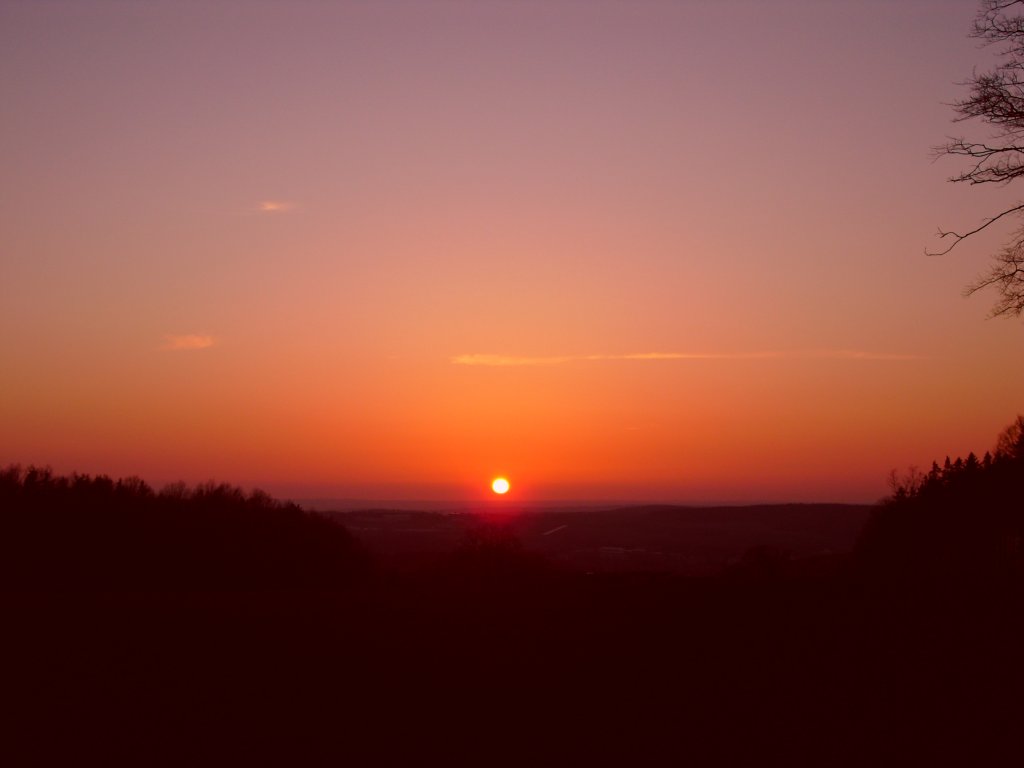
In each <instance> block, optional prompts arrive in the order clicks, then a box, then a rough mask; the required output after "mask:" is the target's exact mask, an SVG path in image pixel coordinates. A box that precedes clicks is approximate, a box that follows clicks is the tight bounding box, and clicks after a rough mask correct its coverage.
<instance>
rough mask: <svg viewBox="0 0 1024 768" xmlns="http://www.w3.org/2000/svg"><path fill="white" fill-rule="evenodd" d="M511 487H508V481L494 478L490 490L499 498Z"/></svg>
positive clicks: (502, 478)
mask: <svg viewBox="0 0 1024 768" xmlns="http://www.w3.org/2000/svg"><path fill="white" fill-rule="evenodd" d="M511 487H512V486H510V485H509V483H508V480H506V479H505V478H504V477H496V478H494V482H492V483H491V490H492V491H494V492H495V493H496V494H498V495H499V496H502V495H504V494H506V493H508V489H509V488H511Z"/></svg>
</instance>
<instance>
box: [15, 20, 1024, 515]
mask: <svg viewBox="0 0 1024 768" xmlns="http://www.w3.org/2000/svg"><path fill="white" fill-rule="evenodd" d="M975 10H976V4H975V2H974V1H973V0H955V1H954V0H919V1H914V0H890V1H888V2H882V1H881V0H877V1H874V2H872V1H864V0H860V1H857V2H854V1H853V0H850V2H827V1H823V0H810V1H807V2H796V1H789V2H786V1H779V2H723V3H713V2H682V1H680V2H629V3H624V2H591V1H588V2H582V1H580V2H555V1H549V2H528V1H527V2H511V1H509V2H406V3H392V2H374V3H370V2H336V3H328V2H288V3H285V2H280V3H270V2H250V1H248V0H247V1H246V2H203V3H200V2H159V1H154V2H145V3H142V2H138V3H136V2H89V1H88V0H74V1H73V2H51V1H48V0H42V1H40V2H31V3H30V2H0V73H2V75H0V103H2V104H3V119H2V120H0V179H2V181H0V190H2V192H0V235H2V236H0V329H2V335H0V388H2V397H0V462H2V463H7V462H19V463H22V464H27V463H40V464H49V465H51V466H52V467H53V468H54V469H55V470H57V471H60V472H70V471H80V472H89V473H107V474H111V475H114V476H118V475H128V474H137V475H140V476H142V477H143V478H145V479H147V480H149V481H150V482H152V483H154V484H156V485H160V484H162V483H164V482H169V481H173V480H179V479H182V480H186V481H188V482H197V481H202V480H206V479H209V478H215V479H217V480H223V481H228V482H232V483H236V484H240V485H245V486H252V485H258V486H260V487H263V488H265V489H266V490H268V491H270V492H272V493H275V494H277V495H281V496H292V497H311V496H320V497H323V496H338V497H355V498H388V499H398V498H423V499H470V498H476V497H477V496H479V495H481V494H485V493H486V492H487V491H486V489H487V487H488V485H489V483H490V479H491V477H493V476H494V475H497V474H505V475H507V476H508V477H509V478H510V479H511V480H512V483H513V493H512V494H510V496H515V497H517V498H520V499H559V498H561V499H564V498H586V499H652V500H653V499H662V500H676V501H750V500H801V501H811V500H840V501H873V500H876V499H877V498H879V497H881V496H882V495H884V494H885V493H886V491H887V488H886V477H887V474H888V472H889V470H890V469H892V468H897V467H898V468H905V467H906V466H908V465H910V464H918V465H923V466H927V465H928V464H929V462H930V461H931V460H932V459H933V458H939V459H941V458H942V457H944V456H945V455H946V454H947V453H949V454H953V455H954V456H955V455H956V454H958V453H959V454H964V455H966V453H967V452H968V451H970V450H974V451H977V452H979V453H981V452H983V451H985V450H986V449H988V448H990V447H991V446H992V444H993V443H994V441H995V437H996V435H997V433H998V432H999V430H1000V429H1002V428H1003V427H1004V426H1005V425H1007V424H1008V423H1009V422H1010V421H1011V420H1012V419H1013V418H1014V417H1015V415H1016V414H1017V413H1020V412H1024V354H1022V353H1024V327H1022V325H1021V323H1020V322H1019V321H1017V320H1009V321H1007V320H992V319H988V318H987V315H988V312H989V310H990V309H991V305H992V301H993V299H994V297H993V296H991V295H984V294H981V295H977V296H975V297H973V298H971V299H964V298H962V296H961V291H962V289H963V287H964V286H965V285H966V284H967V283H969V282H970V281H971V280H972V279H973V278H974V277H975V276H976V275H977V274H978V273H979V272H982V271H984V270H985V269H986V267H987V266H988V263H989V255H990V254H991V252H992V250H993V249H994V248H995V247H996V246H997V245H998V244H999V243H1000V241H1001V239H1003V238H1005V237H1006V235H1007V233H1008V232H1009V231H1010V228H1012V227H1013V226H1014V224H1013V223H1012V222H1011V223H1008V224H1007V226H1006V227H1004V228H1002V229H1000V230H998V231H992V232H985V233H983V234H982V235H980V236H978V237H977V238H976V239H972V240H970V241H968V242H965V243H963V244H962V245H961V246H960V247H959V248H958V249H957V250H956V251H954V252H953V253H952V254H950V255H948V256H944V257H927V256H925V255H924V254H923V250H924V248H926V247H929V246H930V247H936V246H937V245H938V241H937V240H935V238H934V233H935V231H936V228H937V227H939V226H943V227H946V228H953V229H959V228H963V229H967V228H970V227H972V226H974V225H977V224H978V223H979V222H980V221H981V220H982V218H983V217H985V216H987V215H991V214H992V213H994V212H997V211H999V210H1002V208H1003V207H1006V206H1008V205H1009V204H1012V203H1015V202H1017V201H1018V199H1019V198H1017V197H1015V195H1018V194H1020V192H1019V191H1018V190H1015V189H1005V188H1004V189H988V188H985V189H969V188H966V187H963V186H959V185H952V184H949V183H946V182H945V179H946V178H948V177H949V176H950V175H952V174H954V173H955V172H957V170H958V169H959V167H960V166H958V165H957V163H956V161H955V160H953V159H945V160H940V161H933V160H932V158H931V154H930V148H931V147H932V146H934V145H937V144H941V143H942V142H943V141H944V139H945V137H946V136H947V135H949V134H953V133H957V132H964V131H966V132H970V133H972V134H973V135H987V132H986V129H985V128H984V126H962V125H960V126H958V125H954V124H952V122H951V117H952V111H951V110H950V108H949V107H948V103H949V102H950V101H952V100H954V99H955V98H957V97H959V96H961V95H963V93H964V89H963V88H962V87H961V86H958V85H957V83H959V82H962V81H963V80H964V79H965V78H966V77H968V76H970V73H971V71H972V69H974V68H984V66H985V65H986V62H989V61H990V60H991V55H992V54H991V52H989V51H984V50H980V49H979V48H978V47H977V44H976V42H975V41H973V40H971V39H969V38H968V37H967V32H968V31H969V28H970V24H971V21H972V19H973V17H974V14H975ZM993 229H995V228H993Z"/></svg>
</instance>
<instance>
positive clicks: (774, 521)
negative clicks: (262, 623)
mask: <svg viewBox="0 0 1024 768" xmlns="http://www.w3.org/2000/svg"><path fill="white" fill-rule="evenodd" d="M872 509H873V507H871V506H869V505H846V504H782V505H759V506H747V507H682V506H643V507H623V508H613V509H595V508H548V509H522V510H519V511H517V512H505V513H500V514H499V513H474V512H439V511H428V510H408V509H370V510H351V511H342V512H338V511H335V512H330V513H326V514H330V515H331V516H333V517H336V518H337V519H338V520H340V521H341V522H342V523H343V524H344V525H345V526H346V527H347V528H348V529H349V530H350V531H351V532H352V533H353V534H354V535H355V536H356V537H357V538H358V539H360V540H361V541H362V542H363V544H364V545H365V546H366V547H367V548H368V549H370V550H371V551H372V552H374V553H376V554H377V555H379V556H381V557H383V558H385V559H387V560H393V561H398V562H401V561H406V562H411V563H415V562H420V561H423V560H429V559H431V558H432V557H436V556H438V555H442V554H444V553H446V552H451V551H453V550H454V549H456V548H458V547H459V546H460V545H462V544H463V543H464V542H466V541H467V540H468V537H469V536H470V535H471V534H472V533H473V532H474V531H479V530H481V529H484V530H490V531H494V530H500V531H501V532H502V533H505V534H507V535H509V536H511V537H514V538H515V539H516V540H518V541H519V542H520V543H521V544H522V546H523V548H524V549H525V550H526V551H527V552H534V553H537V554H539V555H543V556H544V557H545V558H547V559H548V560H549V561H550V562H552V563H554V564H558V565H563V566H566V567H571V568H578V569H582V570H587V571H628V570H642V571H669V572H673V573H693V574H706V573H714V572H717V571H720V570H721V569H723V568H725V567H726V566H728V565H730V564H734V563H736V562H738V561H739V560H740V559H741V558H742V557H743V556H744V555H745V554H746V553H748V552H750V551H751V550H753V549H755V548H763V549H764V550H765V551H767V552H770V553H771V554H772V555H773V556H775V557H780V558H793V559H803V558H813V557H821V556H827V555H835V554H841V553H845V552H849V551H850V550H852V549H853V546H854V544H855V542H856V540H857V536H858V535H859V534H860V531H861V530H862V529H863V527H864V523H865V522H866V520H867V518H868V516H869V514H870V513H871V510H872Z"/></svg>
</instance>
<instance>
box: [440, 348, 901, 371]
mask: <svg viewBox="0 0 1024 768" xmlns="http://www.w3.org/2000/svg"><path fill="white" fill-rule="evenodd" d="M920 359H921V358H920V357H919V356H917V355H903V354H893V353H888V352H870V351H865V350H858V349H816V350H796V351H788V352H780V351H767V352H632V353H628V354H621V355H563V356H548V357H525V356H516V355H493V354H470V355H456V356H455V357H453V358H451V362H452V363H454V364H455V365H476V366H490V367H493V368H511V367H517V366H528V365H561V364H563V363H578V362H593V361H600V360H920Z"/></svg>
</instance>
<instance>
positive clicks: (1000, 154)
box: [925, 0, 1024, 317]
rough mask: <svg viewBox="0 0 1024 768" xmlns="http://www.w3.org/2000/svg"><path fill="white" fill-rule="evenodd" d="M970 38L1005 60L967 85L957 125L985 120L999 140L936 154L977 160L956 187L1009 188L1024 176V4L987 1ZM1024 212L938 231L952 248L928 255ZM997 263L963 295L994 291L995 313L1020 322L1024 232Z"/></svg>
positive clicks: (1022, 206) (960, 141)
mask: <svg viewBox="0 0 1024 768" xmlns="http://www.w3.org/2000/svg"><path fill="white" fill-rule="evenodd" d="M970 35H971V37H974V38H977V39H978V40H981V41H982V44H983V45H993V44H997V45H1001V46H1002V49H1001V51H1000V55H1001V60H1000V61H999V63H998V64H997V65H996V66H995V68H994V69H992V71H990V72H984V73H981V74H978V73H975V74H973V75H972V76H971V78H970V80H968V81H967V82H966V83H965V85H966V86H967V87H968V88H969V89H970V93H969V95H968V96H967V98H965V99H961V100H960V101H956V102H954V103H953V104H952V107H953V111H954V112H955V113H956V117H955V118H954V122H965V121H969V120H980V121H982V122H983V123H986V124H987V125H988V126H990V127H991V128H995V129H996V131H995V135H994V136H992V137H991V138H989V139H988V140H986V141H970V140H968V139H966V138H963V137H959V138H950V139H949V140H948V141H947V142H946V143H945V144H944V145H942V146H939V147H936V148H935V149H934V150H933V151H934V154H935V156H936V157H939V156H943V155H952V156H954V157H962V158H968V159H970V160H971V161H972V162H971V163H970V164H969V165H968V166H967V168H966V169H965V170H963V171H961V172H960V173H958V174H957V175H955V176H952V177H951V178H950V179H949V180H950V181H952V182H955V183H966V184H968V185H971V186H973V185H976V184H995V185H1003V184H1009V183H1010V182H1011V181H1014V180H1016V179H1018V178H1020V177H1022V176H1024V0H982V2H981V6H980V8H979V10H978V14H977V16H976V17H975V19H974V25H973V27H972V30H971V33H970ZM1022 211H1024V203H1019V204H1017V205H1014V206H1012V207H1010V208H1007V209H1006V210H1004V211H1003V212H1002V213H998V214H996V215H995V216H992V217H990V218H987V219H985V220H984V222H982V224H981V225H980V226H978V227H975V228H974V229H971V230H969V231H967V232H963V233H960V232H955V231H947V230H942V229H939V231H938V237H939V239H940V240H945V239H947V238H952V241H953V242H952V244H951V245H949V247H947V248H945V249H942V250H937V251H932V250H928V249H926V250H925V253H926V254H928V255H929V256H943V255H945V254H947V253H949V252H950V251H952V250H953V249H954V248H956V246H957V245H959V244H960V243H961V242H962V241H963V240H966V239H967V238H969V237H971V236H972V235H976V234H977V233H979V232H981V231H982V230H984V229H987V228H988V227H990V226H991V225H992V224H995V223H996V222H997V221H999V220H1001V219H1002V218H1003V217H1005V216H1009V215H1010V214H1014V213H1020V212H1022ZM993 262H994V264H993V266H992V268H991V270H990V271H989V272H988V273H986V274H985V275H984V276H982V277H980V278H979V279H978V280H976V281H975V282H974V283H972V284H971V285H969V286H968V287H967V288H966V289H965V291H964V293H965V295H967V296H970V295H973V294H974V293H976V292H977V291H980V290H981V289H983V288H995V289H996V290H997V291H998V293H999V298H998V299H997V301H996V303H995V307H994V308H993V310H992V314H993V315H994V316H1013V317H1019V316H1021V315H1022V314H1024V227H1022V228H1020V229H1018V230H1017V231H1016V232H1015V233H1014V235H1013V237H1012V238H1011V239H1010V241H1009V243H1008V244H1007V245H1005V246H1004V247H1003V249H1002V250H1000V251H999V252H998V253H996V254H995V256H994V257H993Z"/></svg>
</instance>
